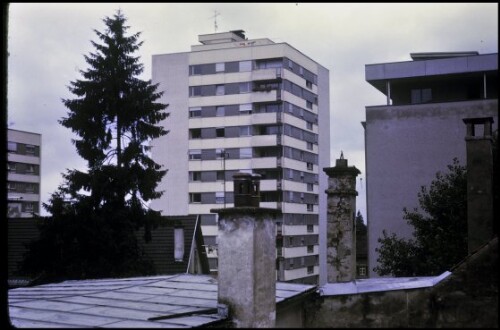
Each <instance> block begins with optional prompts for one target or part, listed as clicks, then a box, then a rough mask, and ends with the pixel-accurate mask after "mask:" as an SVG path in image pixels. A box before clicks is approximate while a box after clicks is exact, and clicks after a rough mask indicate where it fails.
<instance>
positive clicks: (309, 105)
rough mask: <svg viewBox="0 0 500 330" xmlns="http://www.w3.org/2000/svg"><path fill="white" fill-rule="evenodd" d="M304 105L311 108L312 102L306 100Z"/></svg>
mask: <svg viewBox="0 0 500 330" xmlns="http://www.w3.org/2000/svg"><path fill="white" fill-rule="evenodd" d="M306 107H307V108H308V109H312V108H313V104H312V102H310V101H306Z"/></svg>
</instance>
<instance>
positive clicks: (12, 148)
mask: <svg viewBox="0 0 500 330" xmlns="http://www.w3.org/2000/svg"><path fill="white" fill-rule="evenodd" d="M7 148H8V151H9V152H17V143H16V142H11V141H9V143H8V146H7Z"/></svg>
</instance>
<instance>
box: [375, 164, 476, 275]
mask: <svg viewBox="0 0 500 330" xmlns="http://www.w3.org/2000/svg"><path fill="white" fill-rule="evenodd" d="M448 170H449V172H448V173H446V174H442V173H441V172H438V173H437V174H436V178H435V180H433V181H432V182H431V185H430V188H429V189H427V188H426V187H425V186H422V187H421V190H420V192H419V193H418V200H419V204H420V207H421V208H422V210H423V211H424V213H420V212H419V211H418V209H417V208H415V209H414V210H413V211H408V210H407V209H406V208H404V209H403V212H404V216H403V217H404V219H405V220H407V223H408V224H409V225H410V226H412V227H414V232H413V239H409V240H406V239H403V238H398V237H397V236H396V234H394V233H392V234H391V235H388V234H387V232H386V231H383V233H382V237H381V238H379V239H378V242H379V243H380V247H379V248H377V249H376V251H377V252H378V253H379V258H378V259H377V261H378V262H379V265H378V266H377V267H375V268H374V271H375V272H377V273H378V274H379V275H390V274H392V275H393V276H422V275H426V276H430V275H439V274H441V273H442V272H444V271H446V270H449V269H451V267H452V266H454V265H456V264H457V263H458V262H459V261H460V260H462V259H463V258H464V257H465V256H466V255H467V174H466V168H465V167H464V166H461V165H460V164H459V162H458V160H457V159H456V158H455V159H454V160H453V164H451V165H448Z"/></svg>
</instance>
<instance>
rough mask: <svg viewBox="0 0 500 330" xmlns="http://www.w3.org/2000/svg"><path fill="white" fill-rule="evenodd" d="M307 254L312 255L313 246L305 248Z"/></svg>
mask: <svg viewBox="0 0 500 330" xmlns="http://www.w3.org/2000/svg"><path fill="white" fill-rule="evenodd" d="M307 253H314V245H308V246H307Z"/></svg>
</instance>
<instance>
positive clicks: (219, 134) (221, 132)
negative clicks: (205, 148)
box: [215, 127, 225, 137]
mask: <svg viewBox="0 0 500 330" xmlns="http://www.w3.org/2000/svg"><path fill="white" fill-rule="evenodd" d="M215 136H216V137H224V136H225V134H224V127H222V128H216V129H215Z"/></svg>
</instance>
